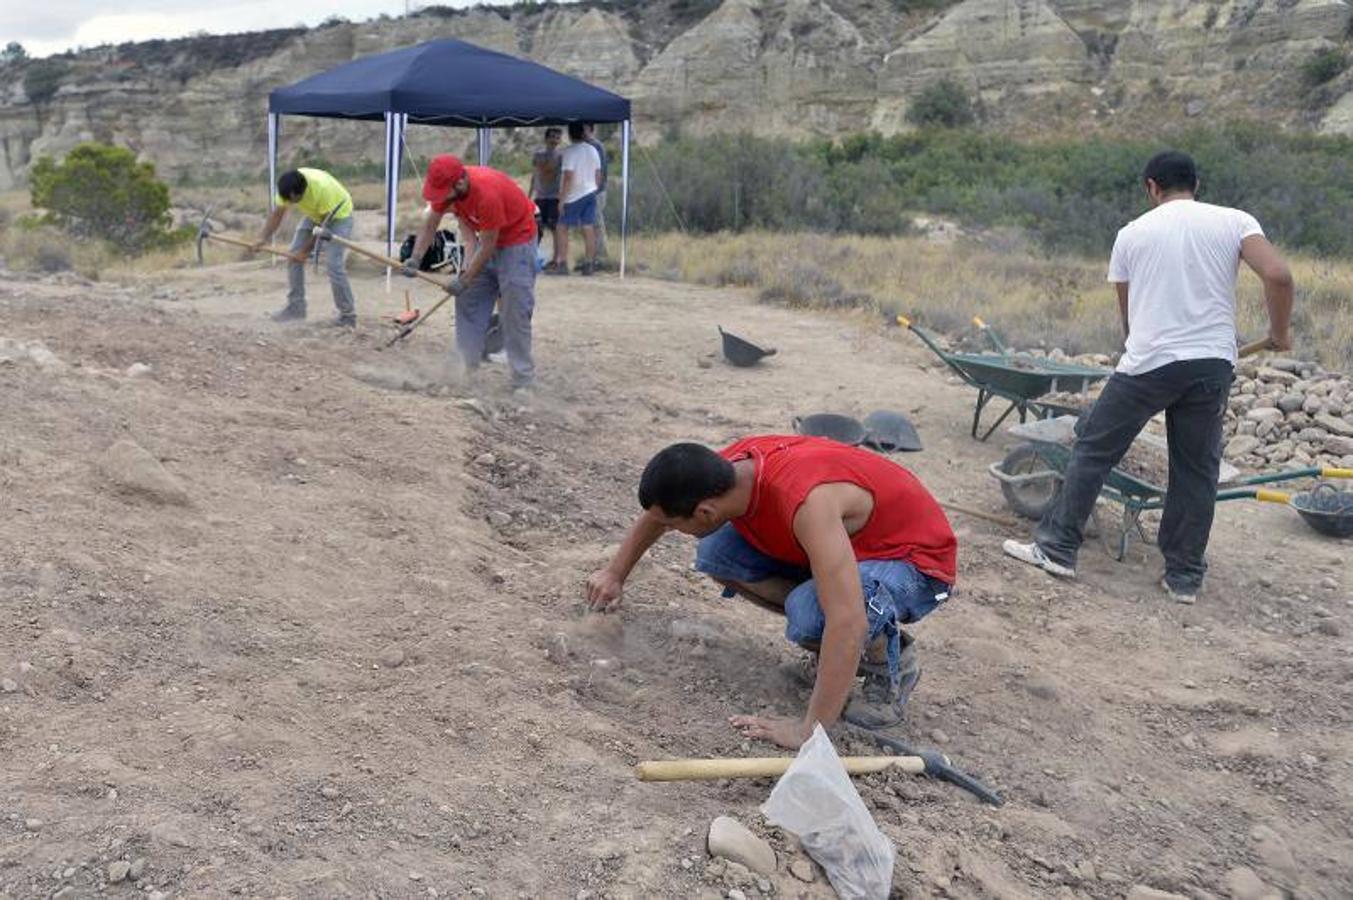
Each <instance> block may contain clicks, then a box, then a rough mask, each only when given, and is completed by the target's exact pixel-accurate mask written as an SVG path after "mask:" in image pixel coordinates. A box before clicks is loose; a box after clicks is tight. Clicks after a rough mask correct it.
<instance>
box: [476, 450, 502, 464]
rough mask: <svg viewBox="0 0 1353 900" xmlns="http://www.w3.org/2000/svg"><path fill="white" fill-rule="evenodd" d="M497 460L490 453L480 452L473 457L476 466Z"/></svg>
mask: <svg viewBox="0 0 1353 900" xmlns="http://www.w3.org/2000/svg"><path fill="white" fill-rule="evenodd" d="M497 461H498V458H497V457H496V456H494V455H493V454H492V453H481V454H479V455H478V456H476V457H475V458H474V464H475V465H477V466H492V465H493V464H494V463H496V462H497Z"/></svg>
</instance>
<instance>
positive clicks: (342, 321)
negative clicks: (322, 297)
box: [324, 316, 357, 328]
mask: <svg viewBox="0 0 1353 900" xmlns="http://www.w3.org/2000/svg"><path fill="white" fill-rule="evenodd" d="M324 324H325V325H327V326H329V327H330V328H356V327H357V317H356V316H336V317H334V318H332V319H330V320H329V321H327V322H325V323H324Z"/></svg>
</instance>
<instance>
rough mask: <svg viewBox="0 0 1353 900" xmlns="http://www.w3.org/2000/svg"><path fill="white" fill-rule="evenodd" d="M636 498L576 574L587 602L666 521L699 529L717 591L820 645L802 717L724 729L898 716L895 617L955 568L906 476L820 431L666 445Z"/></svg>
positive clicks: (776, 731) (946, 588)
mask: <svg viewBox="0 0 1353 900" xmlns="http://www.w3.org/2000/svg"><path fill="white" fill-rule="evenodd" d="M639 505H640V506H642V507H643V508H644V512H643V514H642V515H640V516H639V518H638V519H637V520H636V521H635V523H634V525H633V527H631V529H630V531H629V534H628V535H627V536H626V537H625V541H624V543H623V544H622V545H621V547H620V549H619V550H618V551H617V552H616V555H615V557H614V558H613V559H612V560H611V562H610V563H609V564H608V565H607V566H606V567H605V568H603V569H601V570H599V571H597V572H595V573H593V574H592V576H591V577H590V578H588V580H587V597H588V602H589V603H590V604H591V606H592V608H593V609H596V610H601V611H606V610H611V609H614V608H615V607H616V606H617V605H618V604H619V603H620V600H621V592H622V590H623V588H624V584H625V579H626V578H627V577H629V573H630V571H631V570H632V569H633V568H634V566H635V564H636V563H638V561H639V559H640V558H641V557H642V556H643V555H644V553H645V552H647V550H648V548H649V547H651V546H652V545H653V543H654V541H656V540H657V539H658V538H659V537H661V536H662V535H663V534H664V533H666V532H667V531H669V530H675V531H680V532H682V533H683V534H689V535H692V536H694V537H697V538H699V539H700V543H699V547H698V549H697V551H696V568H697V569H699V570H700V571H702V572H705V573H706V574H708V575H709V576H710V577H712V578H713V579H714V580H715V581H717V582H719V583H720V584H722V585H723V586H724V594H725V596H733V594H735V593H736V594H741V595H742V596H743V597H745V598H747V599H748V600H751V601H752V602H754V603H756V604H758V605H760V606H764V607H768V608H770V609H773V610H775V611H777V612H781V613H783V614H784V616H785V620H786V621H785V637H787V638H788V639H789V640H791V641H793V642H795V643H797V644H799V645H801V646H803V647H806V648H808V649H809V650H811V651H813V652H815V653H817V657H818V662H817V666H816V674H815V677H814V684H813V693H812V697H811V698H810V699H809V701H808V710H807V712H806V714H805V715H804V716H803V717H797V716H796V717H789V718H780V717H764V716H734V717H733V718H732V719H731V720H730V721H731V722H732V724H733V725H734V726H735V727H737V728H739V729H741V730H742V732H743V733H744V734H745V735H747V736H748V737H754V738H760V739H763V740H768V741H772V742H774V743H776V744H779V745H780V746H782V747H789V748H796V747H798V746H799V745H800V744H801V743H803V741H805V740H807V738H808V736H809V735H810V734H811V733H812V730H813V725H814V723H817V722H820V723H822V725H823V727H831V726H832V725H833V724H835V723H836V720H837V718H838V717H840V718H844V719H845V720H846V721H848V722H851V723H852V724H855V725H860V726H863V727H866V728H881V727H886V726H888V725H893V724H895V723H897V722H898V721H899V720H900V719H901V717H902V712H903V707H904V706H905V705H906V702H907V697H908V696H909V695H910V693H911V690H912V688H914V687H915V686H916V682H917V680H918V679H919V678H920V666H919V665H918V664H917V663H916V653H915V648H914V646H913V644H912V640H911V638H910V637H909V636H908V635H906V634H904V633H903V632H902V630H901V628H900V626H901V625H903V624H907V623H910V622H915V621H917V620H919V619H921V618H922V617H923V616H925V615H926V614H928V613H929V612H931V611H932V610H933V609H935V607H937V606H939V605H940V604H941V603H943V602H944V601H945V600H946V599H948V597H949V593H950V591H951V589H952V587H953V584H954V580H955V577H956V568H957V546H958V545H957V541H956V540H955V538H954V533H953V530H952V529H951V528H950V527H949V522H948V520H947V519H946V518H945V516H944V512H943V510H941V509H940V506H939V504H938V503H937V502H936V501H935V498H934V497H932V496H931V495H930V493H929V492H928V491H927V490H926V489H925V487H924V486H923V485H922V484H921V482H920V481H919V480H917V478H916V476H914V475H912V474H911V473H910V472H908V471H907V470H906V469H904V468H902V467H901V466H899V465H897V464H896V463H894V462H892V461H890V460H888V459H885V458H884V457H882V456H879V455H877V454H875V453H871V452H870V451H868V450H862V449H859V448H856V447H847V446H845V445H844V444H838V443H836V442H834V441H829V440H825V439H822V438H811V437H801V436H797V435H796V436H789V435H768V436H761V437H749V438H744V439H743V440H741V441H738V442H737V443H734V444H732V445H731V446H728V447H725V448H724V449H723V450H721V451H718V452H715V451H713V450H710V449H709V448H707V447H703V446H701V445H699V444H689V443H683V444H673V445H672V446H670V447H668V448H666V449H665V450H663V451H662V452H660V453H658V455H657V456H655V457H653V459H652V460H650V461H649V463H648V465H647V467H645V469H644V473H643V476H642V477H641V479H640V482H639ZM861 672H863V674H864V685H863V690H862V691H861V692H860V693H859V694H857V695H856V696H854V697H852V696H851V689H852V687H854V685H855V679H856V677H857V675H858V674H860V673H861ZM848 700H849V703H847V701H848Z"/></svg>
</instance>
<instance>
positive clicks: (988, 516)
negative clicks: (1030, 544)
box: [939, 500, 1020, 528]
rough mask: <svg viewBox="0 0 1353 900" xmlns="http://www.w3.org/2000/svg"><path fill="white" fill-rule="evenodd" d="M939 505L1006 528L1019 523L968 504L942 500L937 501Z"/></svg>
mask: <svg viewBox="0 0 1353 900" xmlns="http://www.w3.org/2000/svg"><path fill="white" fill-rule="evenodd" d="M939 504H940V506H942V507H944V508H945V509H947V510H950V511H951V512H956V513H963V515H965V516H972V517H973V518H976V519H985V520H986V521H988V522H995V523H996V524H997V525H1004V526H1005V527H1006V528H1018V527H1019V525H1020V523H1019V522H1016V521H1015V520H1014V519H1009V518H1006V517H1005V516H998V515H996V514H994V513H989V512H982V510H980V509H973V508H972V507H970V506H960V505H959V504H957V503H949V502H947V501H944V500H940V501H939Z"/></svg>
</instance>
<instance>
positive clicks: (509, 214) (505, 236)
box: [432, 166, 536, 247]
mask: <svg viewBox="0 0 1353 900" xmlns="http://www.w3.org/2000/svg"><path fill="white" fill-rule="evenodd" d="M465 171H466V172H467V173H468V174H469V176H470V192H469V193H468V194H466V195H465V196H464V197H462V198H461V199H459V200H457V201H455V202H454V203H451V204H449V205H450V209H451V211H452V212H454V213H455V214H456V218H457V219H460V220H461V221H462V222H464V223H465V224H466V225H469V226H470V227H471V228H473V229H474V230H475V232H476V233H478V234H482V233H483V232H485V231H497V232H498V246H499V247H515V246H517V245H518V244H525V243H527V242H529V241H534V240H535V239H536V205H535V204H534V203H532V202H531V198H529V197H527V196H526V192H525V191H523V190H522V189H521V188H520V187H518V186H517V182H515V181H513V180H512V178H511V176H509V175H505V174H504V173H502V172H499V171H498V170H497V169H490V168H489V167H488V166H466V167H465ZM447 206H448V204H447V203H445V202H442V203H437V204H434V205H433V207H432V208H433V210H434V211H435V212H439V213H444V212H446V210H447Z"/></svg>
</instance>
